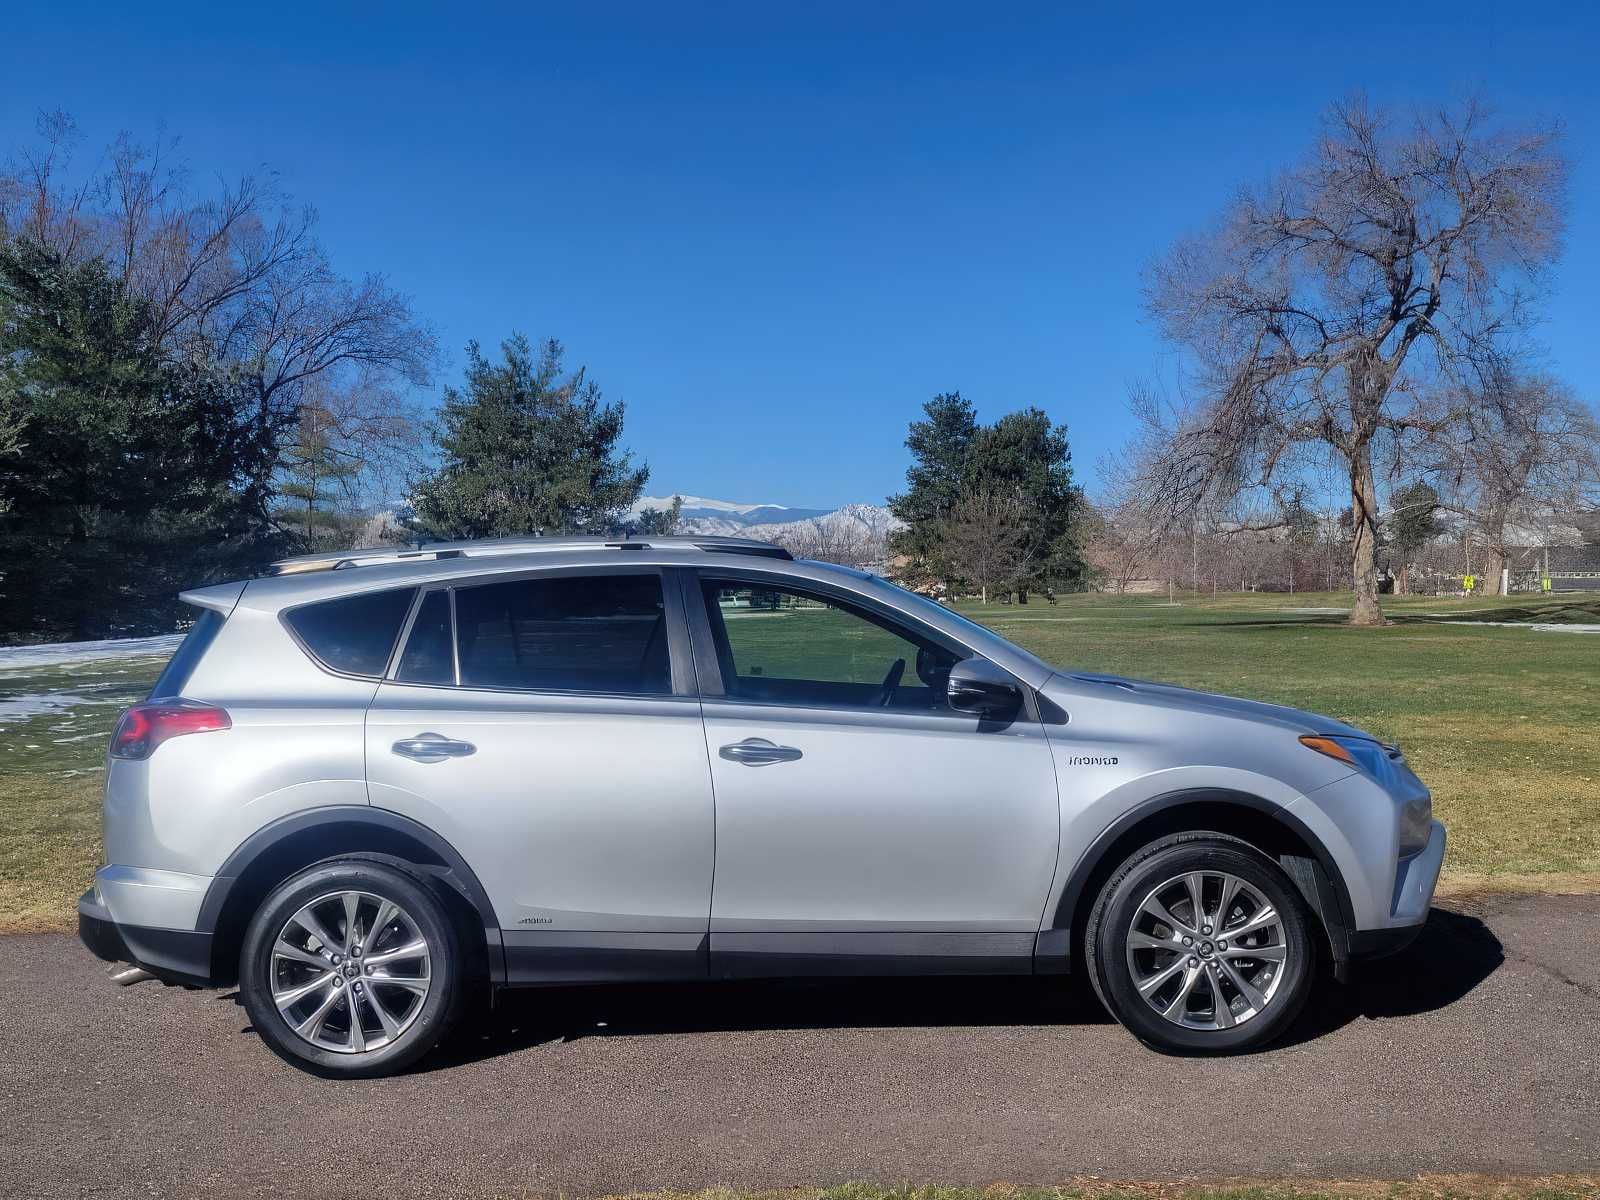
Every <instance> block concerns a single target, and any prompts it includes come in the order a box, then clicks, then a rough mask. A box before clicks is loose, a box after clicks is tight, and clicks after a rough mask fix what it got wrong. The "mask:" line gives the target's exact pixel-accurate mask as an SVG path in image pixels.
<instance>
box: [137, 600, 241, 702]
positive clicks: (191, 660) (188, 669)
mask: <svg viewBox="0 0 1600 1200" xmlns="http://www.w3.org/2000/svg"><path fill="white" fill-rule="evenodd" d="M226 619H227V618H226V617H224V616H223V615H222V614H221V613H219V612H217V611H216V609H213V608H208V609H206V610H205V611H204V612H202V613H201V614H200V617H199V619H198V620H197V621H195V623H194V624H193V625H192V626H190V627H189V634H188V636H187V637H185V638H184V639H183V641H181V642H179V643H178V648H177V649H176V650H175V651H173V654H172V657H171V658H169V659H168V660H167V665H166V666H165V667H164V668H163V669H162V671H161V678H159V679H157V680H156V685H155V687H153V688H151V689H150V699H152V700H170V699H173V698H174V697H177V696H181V695H183V689H184V687H185V686H187V685H188V682H189V676H191V675H193V674H194V669H195V667H197V666H199V665H200V660H201V659H202V658H204V657H205V654H206V651H207V650H209V649H210V648H211V643H212V642H214V641H216V640H217V633H218V631H220V630H221V629H222V623H223V621H225V620H226Z"/></svg>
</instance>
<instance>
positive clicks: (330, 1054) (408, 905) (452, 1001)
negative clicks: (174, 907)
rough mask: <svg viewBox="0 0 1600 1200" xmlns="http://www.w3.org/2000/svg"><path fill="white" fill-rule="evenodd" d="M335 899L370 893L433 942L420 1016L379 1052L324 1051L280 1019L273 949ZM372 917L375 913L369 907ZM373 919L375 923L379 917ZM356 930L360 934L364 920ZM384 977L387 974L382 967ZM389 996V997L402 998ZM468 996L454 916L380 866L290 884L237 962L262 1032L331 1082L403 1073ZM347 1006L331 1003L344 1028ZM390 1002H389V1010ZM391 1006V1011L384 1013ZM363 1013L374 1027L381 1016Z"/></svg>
mask: <svg viewBox="0 0 1600 1200" xmlns="http://www.w3.org/2000/svg"><path fill="white" fill-rule="evenodd" d="M336 892H361V893H366V894H368V895H370V896H374V897H381V898H382V899H384V900H388V901H390V902H392V903H393V904H396V905H398V906H399V907H400V908H401V909H402V910H403V911H404V913H405V915H406V916H407V917H409V918H410V920H411V921H412V922H413V923H414V925H415V928H416V932H417V933H419V934H420V935H421V937H422V939H423V940H424V941H425V942H426V943H427V951H428V970H427V975H428V979H429V986H428V989H427V995H426V996H425V997H423V998H422V1000H421V1003H420V1005H416V1006H415V1009H416V1010H415V1012H408V1013H406V1014H405V1017H404V1020H405V1022H406V1023H405V1024H404V1027H403V1028H402V1029H401V1031H400V1033H399V1034H398V1035H397V1036H394V1037H392V1039H391V1040H389V1041H388V1042H387V1044H384V1045H381V1046H380V1047H378V1048H377V1049H373V1050H367V1051H364V1052H360V1053H341V1052H340V1051H338V1050H332V1049H325V1048H323V1047H321V1046H317V1045H313V1044H312V1043H311V1042H310V1041H308V1040H306V1038H304V1037H301V1036H300V1035H299V1034H298V1033H296V1032H295V1030H294V1029H293V1028H292V1027H291V1026H290V1023H289V1021H288V1020H287V1019H286V1018H285V1016H284V1014H283V1013H281V1012H279V1010H278V1006H277V1004H276V1003H275V1002H274V1000H273V994H272V992H273V971H274V966H273V947H274V945H275V943H276V942H277V939H278V934H279V932H280V931H281V930H283V929H284V927H285V925H286V923H287V922H288V921H289V920H290V919H291V918H292V917H294V916H295V914H296V913H298V912H300V910H301V909H302V908H303V907H304V906H305V905H307V904H311V903H312V902H314V901H316V900H317V899H318V898H319V897H323V896H328V895H330V894H332V893H336ZM314 911H326V910H320V909H319V910H314ZM366 911H368V912H369V913H371V909H370V908H369V909H367V910H366ZM328 919H329V920H330V921H332V920H333V919H334V918H332V917H329V918H328ZM368 919H371V920H376V919H377V918H376V915H375V914H374V915H371V916H369V918H368ZM356 927H357V928H358V929H359V928H360V923H359V920H358V921H357V922H356ZM330 936H331V937H333V938H335V939H338V938H339V937H342V936H343V930H342V929H341V928H337V927H333V928H331V929H330ZM349 961H353V960H349ZM278 969H279V970H283V969H284V968H283V967H282V966H280V967H279V968H278ZM313 970H314V969H313ZM379 971H380V973H381V971H382V968H379ZM369 973H370V972H369ZM380 977H381V975H380ZM363 982H364V981H363V978H362V977H361V976H360V975H359V974H358V975H354V976H352V977H351V979H350V983H349V987H350V989H351V990H352V991H353V990H354V989H355V988H356V985H357V984H363ZM329 986H330V988H331V987H332V985H331V984H330V985H329ZM344 986H345V984H344V980H343V979H342V978H341V980H340V983H339V987H340V989H341V990H342V989H343V988H344ZM386 990H388V991H390V994H391V995H392V994H395V993H396V992H398V991H399V989H386ZM463 990H464V988H463V955H462V951H461V942H460V938H459V936H458V934H457V931H456V925H455V922H454V921H452V920H451V917H450V914H449V913H448V912H447V911H446V909H445V907H444V905H442V904H441V903H440V901H439V900H438V898H437V897H436V896H435V895H434V894H433V893H432V892H431V891H430V890H429V889H428V887H427V886H426V885H425V884H424V883H423V882H422V881H421V880H420V879H418V878H416V877H414V876H412V875H410V874H408V873H406V872H405V871H402V870H400V869H398V868H396V867H393V866H390V865H388V864H387V863H381V862H370V861H365V860H360V859H333V860H330V861H328V862H322V863H317V864H315V865H313V866H310V867H307V868H306V869H305V870H304V871H301V872H300V873H299V874H297V875H294V876H291V877H290V878H289V879H286V880H284V881H283V882H282V883H281V884H279V885H278V886H277V887H276V888H274V889H273V890H272V892H271V893H270V894H269V895H268V896H267V898H266V899H265V900H263V901H262V902H261V905H260V907H259V908H257V910H256V913H255V916H254V917H252V918H251V920H250V925H249V928H248V929H247V930H246V931H245V937H244V945H243V947H242V949H241V951H240V955H239V991H240V994H241V995H242V997H243V999H244V1006H245V1009H246V1011H247V1012H248V1013H249V1014H250V1021H251V1023H252V1024H253V1025H254V1026H255V1030H256V1032H257V1033H259V1034H260V1035H261V1037H262V1040H264V1041H265V1042H266V1043H267V1045H268V1046H270V1047H272V1049H273V1050H274V1051H275V1052H276V1053H277V1054H279V1055H280V1056H281V1057H283V1058H284V1059H286V1060H287V1061H289V1062H291V1063H293V1064H294V1065H295V1066H297V1067H300V1068H302V1069H304V1070H309V1071H311V1072H313V1073H314V1074H318V1075H323V1076H327V1077H330V1078H344V1079H366V1078H371V1077H373V1076H379V1075H392V1074H394V1073H396V1072H398V1071H401V1070H404V1069H405V1068H406V1067H408V1066H410V1065H411V1064H412V1063H414V1062H416V1061H417V1060H418V1059H419V1058H421V1057H422V1056H423V1055H424V1054H426V1053H427V1052H428V1051H429V1050H431V1049H433V1047H434V1046H435V1045H437V1044H438V1042H439V1040H440V1039H441V1038H443V1037H444V1035H445V1034H446V1033H447V1032H449V1029H450V1027H451V1025H452V1024H454V1022H455V1020H456V1016H457V1014H458V1012H459V1010H460V1008H461V997H462V993H463ZM401 994H403V993H401ZM319 995H322V996H326V995H328V993H326V992H322V993H319ZM347 1001H348V994H347V995H346V997H345V998H344V999H342V1000H335V1001H334V1002H333V1003H334V1009H333V1011H334V1012H335V1013H338V1014H340V1015H341V1016H342V1017H343V1020H344V1022H345V1027H346V1028H348V1022H349V1012H350V1010H349V1008H348V1006H347ZM392 1003H393V1001H392V1000H391V1001H390V1005H392ZM388 1007H389V1005H386V1010H387V1008H388ZM363 1011H364V1012H366V1013H367V1022H368V1024H370V1023H371V1021H372V1020H373V1019H375V1014H373V1013H371V1012H370V1011H369V1010H365V1009H364V1010H363ZM297 1015H298V1013H297ZM375 1040H376V1039H375Z"/></svg>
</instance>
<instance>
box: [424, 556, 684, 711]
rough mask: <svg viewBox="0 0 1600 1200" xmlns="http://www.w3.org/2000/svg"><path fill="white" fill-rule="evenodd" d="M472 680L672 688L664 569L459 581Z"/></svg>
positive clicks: (636, 690)
mask: <svg viewBox="0 0 1600 1200" xmlns="http://www.w3.org/2000/svg"><path fill="white" fill-rule="evenodd" d="M455 604H456V645H457V654H458V656H459V660H460V664H461V686H462V687H486V688H515V689H531V690H536V691H564V692H602V693H609V694H623V695H666V694H669V693H670V692H671V691H672V664H671V657H670V654H669V651H668V648H667V619H666V609H665V605H664V604H663V601H662V591H661V577H660V576H659V575H654V574H650V575H609V574H608V575H587V576H583V575H564V576H550V577H546V578H533V579H515V580H509V581H507V582H505V583H489V584H482V585H480V586H477V587H463V588H457V589H456V593H455Z"/></svg>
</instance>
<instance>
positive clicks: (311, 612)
mask: <svg viewBox="0 0 1600 1200" xmlns="http://www.w3.org/2000/svg"><path fill="white" fill-rule="evenodd" d="M416 594H417V591H416V589H415V588H394V589H392V590H390V591H384V592H364V593H362V594H361V595H358V596H344V597H342V598H340V599H338V600H323V601H320V602H319V603H316V604H304V605H301V606H300V607H299V608H294V609H290V610H289V611H288V612H287V613H285V614H284V620H285V621H286V622H287V623H288V625H289V628H290V629H292V630H294V633H295V636H296V637H298V638H299V639H300V641H301V643H302V644H303V645H304V646H305V648H306V649H307V650H309V651H310V652H311V655H312V657H313V658H315V659H316V660H317V661H318V662H320V663H322V664H323V665H324V666H326V667H331V668H332V669H333V670H335V671H342V672H343V673H345V674H346V675H368V676H373V677H376V676H379V675H382V674H383V670H384V668H385V667H387V666H388V665H389V655H390V654H391V653H392V652H393V650H394V644H395V641H396V640H397V639H398V638H399V637H400V626H401V624H402V623H403V622H404V621H405V619H406V613H407V612H409V611H410V610H411V601H412V599H413V598H414V597H415V596H416Z"/></svg>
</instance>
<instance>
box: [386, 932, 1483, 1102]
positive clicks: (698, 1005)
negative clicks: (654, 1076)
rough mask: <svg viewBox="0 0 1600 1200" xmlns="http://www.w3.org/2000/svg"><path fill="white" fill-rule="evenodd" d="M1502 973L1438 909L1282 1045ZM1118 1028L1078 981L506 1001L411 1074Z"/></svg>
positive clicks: (1414, 1009)
mask: <svg viewBox="0 0 1600 1200" xmlns="http://www.w3.org/2000/svg"><path fill="white" fill-rule="evenodd" d="M1503 961H1504V954H1503V951H1502V948H1501V945H1500V941H1499V939H1498V938H1496V937H1495V935H1494V933H1493V932H1492V931H1491V930H1490V929H1489V927H1488V926H1487V925H1485V924H1484V923H1483V922H1482V921H1480V920H1479V919H1478V918H1477V917H1474V916H1470V915H1468V914H1466V913H1461V912H1457V911H1454V910H1452V909H1448V908H1435V909H1433V911H1432V912H1431V913H1430V914H1429V917H1428V923H1427V925H1426V926H1425V927H1424V929H1423V931H1422V933H1421V934H1420V935H1419V936H1418V938H1417V940H1416V941H1415V942H1413V943H1412V945H1411V946H1409V947H1408V948H1407V949H1405V950H1404V951H1402V952H1401V953H1399V954H1397V955H1395V956H1394V957H1392V958H1389V959H1384V960H1379V961H1376V962H1372V963H1367V964H1363V965H1361V966H1359V967H1357V968H1356V969H1355V970H1353V971H1352V973H1351V979H1350V981H1349V982H1348V983H1347V984H1345V985H1344V986H1342V987H1337V986H1336V987H1332V988H1329V989H1327V990H1326V992H1325V993H1324V995H1323V996H1322V997H1321V998H1320V999H1319V1001H1318V1002H1317V1003H1314V1004H1313V1005H1311V1006H1310V1008H1309V1010H1308V1011H1307V1013H1306V1015H1305V1016H1304V1017H1303V1018H1302V1019H1301V1020H1300V1021H1299V1022H1297V1024H1296V1026H1295V1027H1294V1029H1292V1030H1291V1031H1290V1033H1289V1035H1288V1036H1287V1037H1286V1038H1283V1039H1280V1040H1279V1041H1277V1042H1276V1043H1274V1045H1273V1046H1271V1047H1268V1048H1267V1050H1266V1051H1264V1053H1270V1052H1271V1050H1272V1049H1275V1048H1280V1047H1282V1046H1285V1045H1293V1044H1296V1043H1298V1042H1304V1041H1309V1040H1312V1039H1315V1038H1319V1037H1324V1036H1326V1035H1328V1034H1330V1033H1332V1032H1334V1031H1336V1030H1338V1029H1340V1028H1342V1027H1344V1026H1345V1025H1348V1024H1350V1023H1352V1022H1354V1021H1357V1020H1379V1019H1384V1018H1392V1017H1405V1016H1411V1015H1415V1014H1419V1013H1425V1012H1431V1011H1433V1010H1435V1009H1440V1008H1446V1007H1448V1006H1449V1005H1451V1004H1454V1003H1456V1002H1457V1001H1458V1000H1460V999H1462V998H1463V997H1464V996H1466V995H1467V994H1468V993H1470V992H1471V991H1472V990H1473V989H1474V988H1476V987H1478V985H1479V984H1481V983H1482V982H1483V981H1484V980H1485V979H1487V978H1488V977H1489V976H1490V975H1491V974H1493V973H1494V971H1495V970H1496V969H1498V968H1499V966H1500V965H1501V963H1502V962H1503ZM1110 1021H1111V1018H1110V1017H1109V1016H1108V1015H1107V1013H1106V1011H1105V1009H1104V1008H1102V1007H1101V1006H1100V1004H1099V1002H1098V1001H1097V1000H1096V999H1095V997H1094V993H1093V991H1092V990H1091V989H1090V988H1089V986H1088V983H1087V982H1086V981H1085V980H1083V979H1081V978H1077V977H1068V978H1050V979H1040V978H1030V977H987V978H985V977H941V978H917V979H806V980H760V981H740V982H731V983H706V984H701V983H686V984H651V985H629V986H615V987H561V988H554V987H552V988H533V989H526V990H513V991H507V992H503V993H501V995H500V996H499V998H498V1000H497V1001H496V1003H495V1005H494V1006H493V1007H492V1008H491V1007H489V1006H488V1005H487V1004H485V1005H483V1006H481V1007H479V1008H477V1009H475V1010H474V1011H472V1012H470V1013H468V1014H467V1015H466V1017H465V1019H463V1021H462V1022H461V1025H460V1027H458V1029H457V1030H456V1032H455V1033H454V1034H453V1035H452V1036H451V1037H450V1038H449V1039H448V1040H447V1041H446V1043H445V1044H444V1045H442V1046H440V1047H439V1049H438V1050H437V1051H435V1052H434V1053H433V1054H430V1055H428V1056H427V1058H426V1059H424V1060H423V1061H422V1062H421V1063H420V1064H418V1066H417V1067H416V1068H415V1069H416V1070H417V1071H422V1072H426V1071H434V1070H443V1069H448V1068H451V1067H456V1066H461V1065H464V1064H466V1063H470V1062H474V1061H477V1060H480V1059H486V1058H493V1057H497V1056H499V1055H502V1054H510V1053H515V1052H516V1051H519V1050H524V1049H528V1048H530V1047H533V1046H538V1045H543V1044H547V1043H551V1042H573V1041H578V1040H580V1039H584V1038H593V1037H616V1036H649V1035H653V1034H670V1033H716V1032H743V1031H750V1030H785V1029H792V1030H815V1029H858V1028H939V1027H957V1026H963V1027H966V1026H989V1027H995V1026H1040V1027H1043V1026H1061V1025H1078V1026H1092V1025H1106V1024H1109V1023H1110Z"/></svg>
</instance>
